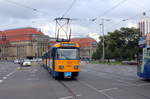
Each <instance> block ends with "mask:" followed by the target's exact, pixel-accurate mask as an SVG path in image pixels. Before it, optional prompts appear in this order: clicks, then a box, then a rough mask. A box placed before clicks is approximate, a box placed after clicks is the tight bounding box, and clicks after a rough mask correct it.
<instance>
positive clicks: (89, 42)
mask: <svg viewBox="0 0 150 99" xmlns="http://www.w3.org/2000/svg"><path fill="white" fill-rule="evenodd" d="M71 41H73V42H77V43H78V44H79V45H80V57H81V58H89V59H91V58H92V54H93V53H94V52H95V51H96V48H97V42H96V40H95V39H93V38H90V37H86V38H72V39H71Z"/></svg>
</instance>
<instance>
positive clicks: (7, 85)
mask: <svg viewBox="0 0 150 99" xmlns="http://www.w3.org/2000/svg"><path fill="white" fill-rule="evenodd" d="M18 67H19V65H17V64H13V63H0V99H150V94H149V92H150V82H149V81H144V80H141V79H139V78H138V77H137V76H136V66H117V65H116V66H114V65H100V64H97V65H96V64H95V65H92V64H84V65H81V73H80V76H79V77H78V78H77V79H76V80H68V79H64V80H61V81H58V80H55V79H53V78H52V77H51V76H50V74H49V73H48V72H47V71H46V70H45V69H44V68H43V67H41V66H32V67H26V68H22V69H20V68H18Z"/></svg>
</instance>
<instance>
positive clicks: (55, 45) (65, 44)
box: [53, 42, 80, 47]
mask: <svg viewBox="0 0 150 99" xmlns="http://www.w3.org/2000/svg"><path fill="white" fill-rule="evenodd" d="M53 47H80V46H79V44H78V43H76V42H58V43H56V44H54V45H53Z"/></svg>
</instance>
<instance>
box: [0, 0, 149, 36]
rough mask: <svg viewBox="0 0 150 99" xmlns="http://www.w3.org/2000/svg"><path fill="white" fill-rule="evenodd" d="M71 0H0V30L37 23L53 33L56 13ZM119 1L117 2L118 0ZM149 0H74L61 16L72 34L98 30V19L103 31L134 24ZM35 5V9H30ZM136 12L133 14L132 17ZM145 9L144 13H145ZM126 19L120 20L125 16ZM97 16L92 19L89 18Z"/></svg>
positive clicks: (147, 6) (62, 10) (63, 8)
mask: <svg viewBox="0 0 150 99" xmlns="http://www.w3.org/2000/svg"><path fill="white" fill-rule="evenodd" d="M72 2H73V0H0V30H5V29H11V28H20V27H41V28H42V30H43V31H44V33H45V34H48V35H50V36H52V35H54V31H55V22H54V21H53V20H54V18H56V17H61V16H62V15H63V14H64V13H65V12H66V10H67V9H68V8H69V6H70V5H71V4H72ZM120 2H121V3H120ZM149 4H150V0H124V1H123V0H75V3H74V5H73V7H72V8H71V9H70V10H69V12H68V13H67V14H66V16H65V17H69V18H75V19H78V20H74V21H72V22H71V26H72V33H73V35H75V36H85V35H87V34H89V33H93V34H94V35H96V34H95V33H98V34H100V35H101V33H100V26H99V24H100V23H101V19H102V18H104V19H111V20H110V21H105V22H104V23H105V33H106V32H108V31H113V30H114V29H118V28H120V27H132V26H136V23H137V21H138V20H139V18H141V15H142V12H143V11H147V10H148V9H150V8H149ZM33 9H36V10H33ZM137 14H139V16H137V17H133V16H135V15H137ZM149 14H150V13H149V12H148V13H147V16H149ZM131 17H133V18H132V19H131V20H128V21H121V20H123V19H128V18H131ZM93 18H97V19H96V20H95V21H94V22H92V21H91V19H93Z"/></svg>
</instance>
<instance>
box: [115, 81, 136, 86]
mask: <svg viewBox="0 0 150 99" xmlns="http://www.w3.org/2000/svg"><path fill="white" fill-rule="evenodd" d="M116 81H118V82H122V83H126V84H128V85H131V86H137V84H133V83H131V82H127V81H123V80H116Z"/></svg>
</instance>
